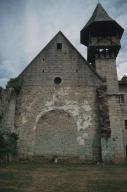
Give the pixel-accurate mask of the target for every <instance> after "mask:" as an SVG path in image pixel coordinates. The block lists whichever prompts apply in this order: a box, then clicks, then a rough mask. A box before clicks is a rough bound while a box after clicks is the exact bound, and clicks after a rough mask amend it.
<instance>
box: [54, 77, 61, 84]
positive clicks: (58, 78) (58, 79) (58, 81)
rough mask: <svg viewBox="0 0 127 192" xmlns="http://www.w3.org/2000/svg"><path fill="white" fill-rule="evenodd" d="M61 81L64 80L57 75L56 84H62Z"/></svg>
mask: <svg viewBox="0 0 127 192" xmlns="http://www.w3.org/2000/svg"><path fill="white" fill-rule="evenodd" d="M61 81H62V79H61V78H60V77H55V79H54V83H55V84H60V83H61Z"/></svg>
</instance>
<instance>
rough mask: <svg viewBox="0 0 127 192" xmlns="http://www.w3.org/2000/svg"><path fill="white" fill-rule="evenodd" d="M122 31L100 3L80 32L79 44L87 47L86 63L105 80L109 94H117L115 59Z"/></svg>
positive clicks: (119, 46)
mask: <svg viewBox="0 0 127 192" xmlns="http://www.w3.org/2000/svg"><path fill="white" fill-rule="evenodd" d="M123 31H124V30H123V28H122V27H121V26H120V25H119V24H118V23H117V22H116V21H115V20H113V19H112V18H111V17H110V16H109V15H108V13H107V12H106V11H105V10H104V8H103V7H102V5H101V4H100V3H98V5H97V7H96V9H95V11H94V13H93V15H92V17H91V18H90V20H89V21H88V22H87V24H86V25H85V27H84V28H83V29H82V30H81V36H80V37H81V43H82V44H83V45H85V46H87V61H88V62H89V64H91V65H92V66H93V67H94V68H95V70H96V71H97V72H98V74H99V75H100V76H102V77H103V78H105V79H106V81H107V90H108V92H109V93H112V92H116V93H117V92H118V79H117V71H116V57H117V54H118V52H119V50H120V48H121V45H120V39H121V37H122V34H123Z"/></svg>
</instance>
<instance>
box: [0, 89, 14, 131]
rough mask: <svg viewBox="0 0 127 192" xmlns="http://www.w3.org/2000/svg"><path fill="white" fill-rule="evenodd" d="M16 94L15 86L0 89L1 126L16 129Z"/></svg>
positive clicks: (5, 128) (4, 128)
mask: <svg viewBox="0 0 127 192" xmlns="http://www.w3.org/2000/svg"><path fill="white" fill-rule="evenodd" d="M15 109H16V94H15V91H14V89H13V88H8V89H2V88H1V89H0V128H1V129H3V130H9V131H14V129H15Z"/></svg>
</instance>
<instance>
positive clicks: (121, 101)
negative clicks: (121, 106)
mask: <svg viewBox="0 0 127 192" xmlns="http://www.w3.org/2000/svg"><path fill="white" fill-rule="evenodd" d="M119 103H125V98H124V95H119Z"/></svg>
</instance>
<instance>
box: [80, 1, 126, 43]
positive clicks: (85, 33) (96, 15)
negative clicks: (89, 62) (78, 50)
mask: <svg viewBox="0 0 127 192" xmlns="http://www.w3.org/2000/svg"><path fill="white" fill-rule="evenodd" d="M94 24H95V25H97V24H99V26H100V30H101V29H103V27H102V24H103V26H104V25H106V27H105V28H106V30H107V31H108V33H111V35H112V32H113V31H116V32H117V33H118V34H119V38H121V36H122V34H123V31H124V30H123V28H122V27H121V26H120V25H119V24H118V23H117V22H116V21H115V20H114V19H112V18H111V17H110V16H109V15H108V13H107V12H106V11H105V9H104V8H103V7H102V5H101V4H100V3H98V4H97V6H96V8H95V10H94V12H93V15H92V17H91V18H90V19H89V21H88V22H87V24H86V25H85V27H83V29H82V30H81V43H83V44H84V45H86V46H87V44H88V38H89V31H90V30H92V28H91V27H92V26H93V25H94ZM95 25H94V27H95Z"/></svg>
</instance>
